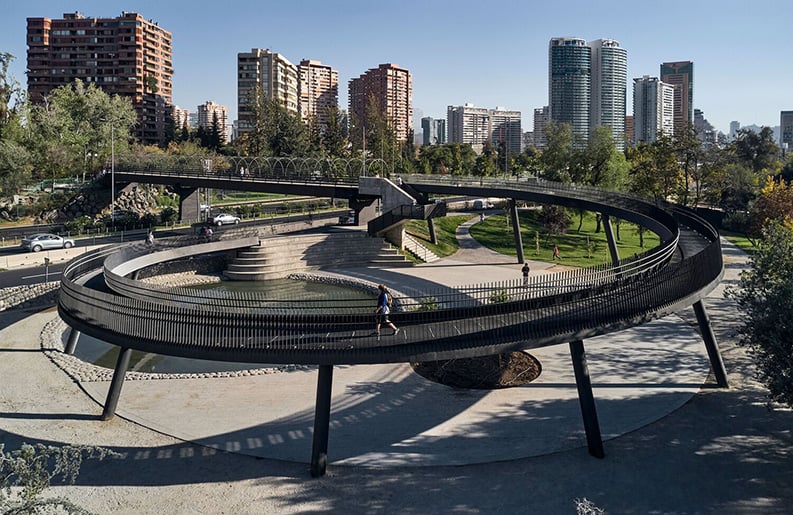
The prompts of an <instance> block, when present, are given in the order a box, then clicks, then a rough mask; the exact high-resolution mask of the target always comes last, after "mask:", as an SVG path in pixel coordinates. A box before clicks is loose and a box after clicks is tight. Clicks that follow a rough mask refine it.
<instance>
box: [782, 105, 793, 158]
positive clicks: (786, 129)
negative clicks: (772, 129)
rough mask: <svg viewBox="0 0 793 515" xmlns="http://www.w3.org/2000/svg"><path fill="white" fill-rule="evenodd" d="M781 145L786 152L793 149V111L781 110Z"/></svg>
mask: <svg viewBox="0 0 793 515" xmlns="http://www.w3.org/2000/svg"><path fill="white" fill-rule="evenodd" d="M779 147H780V148H781V149H782V151H783V152H785V153H787V152H789V151H791V150H793V111H780V112H779Z"/></svg>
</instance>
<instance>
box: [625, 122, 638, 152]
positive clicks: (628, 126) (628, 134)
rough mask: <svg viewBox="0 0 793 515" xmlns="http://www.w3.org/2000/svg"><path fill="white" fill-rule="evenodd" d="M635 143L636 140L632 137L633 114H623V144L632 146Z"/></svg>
mask: <svg viewBox="0 0 793 515" xmlns="http://www.w3.org/2000/svg"><path fill="white" fill-rule="evenodd" d="M635 143H636V140H635V139H634V137H633V115H632V114H629V115H626V116H625V144H626V145H628V146H631V147H632V146H633V145H634V144H635Z"/></svg>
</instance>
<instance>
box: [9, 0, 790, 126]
mask: <svg viewBox="0 0 793 515" xmlns="http://www.w3.org/2000/svg"><path fill="white" fill-rule="evenodd" d="M109 4H112V5H109ZM213 7H214V5H213V4H210V3H208V2H181V1H176V2H168V3H165V2H154V1H151V0H131V1H128V2H123V3H116V2H100V1H97V0H77V1H74V2H68V3H63V2H55V1H54V0H29V1H27V2H24V3H19V2H12V3H10V4H9V5H7V6H4V11H5V14H4V17H3V21H2V22H0V29H2V30H0V52H9V53H11V54H13V55H14V56H15V60H14V62H13V63H12V66H11V69H10V71H11V73H12V74H13V76H14V78H15V79H16V80H17V81H18V82H19V83H20V84H21V85H22V87H23V88H24V87H26V86H27V79H26V76H25V69H26V51H27V47H26V44H25V27H26V18H28V17H47V18H60V17H62V16H63V14H64V13H66V12H74V11H79V12H80V13H82V14H83V15H85V16H87V17H114V16H118V15H120V14H121V12H122V11H131V12H138V13H140V14H141V15H142V16H143V17H145V18H146V19H150V20H152V21H154V22H156V23H158V24H159V25H160V26H162V27H163V28H164V29H166V30H168V31H170V32H171V33H172V34H173V61H174V63H173V64H174V76H173V102H174V104H176V105H179V106H180V107H182V108H187V109H189V110H190V111H194V110H195V109H197V106H198V105H201V104H203V103H204V102H206V101H208V100H211V101H214V102H216V103H218V104H222V105H226V106H228V109H229V120H230V121H231V120H235V119H237V114H238V106H237V91H236V90H237V84H236V64H237V59H236V56H237V53H239V52H246V51H250V49H251V48H269V49H270V50H271V51H273V52H277V53H280V54H283V55H284V56H286V57H287V58H288V59H289V60H290V61H292V62H300V61H301V60H303V59H312V60H318V61H321V62H322V63H323V64H325V65H327V66H330V67H333V68H334V69H336V70H338V71H339V85H340V87H339V107H340V108H342V109H346V107H347V100H348V99H347V94H348V92H347V88H346V84H347V83H348V82H349V80H350V79H351V78H355V77H358V76H360V75H361V74H362V73H365V72H366V70H368V69H370V68H375V67H377V66H379V65H380V64H383V63H393V64H396V65H398V66H400V67H403V68H406V69H407V70H409V71H410V73H411V75H412V77H413V81H414V84H413V108H414V116H413V126H414V128H415V127H420V120H421V118H422V117H424V116H430V117H433V118H436V119H441V118H445V113H446V108H447V107H448V106H449V105H463V104H465V103H472V104H474V105H476V106H487V107H496V106H498V107H505V108H507V109H509V110H514V111H520V112H521V115H522V126H523V130H524V131H529V130H532V126H533V113H534V109H536V108H540V107H542V106H544V105H547V103H548V76H547V74H548V69H547V45H548V41H549V40H550V39H551V38H554V37H581V38H583V39H586V40H588V41H591V40H595V39H600V38H610V39H614V40H616V41H618V42H619V43H620V46H621V47H622V48H625V49H626V50H627V54H628V73H627V79H628V84H627V85H626V86H627V87H628V88H629V92H628V99H627V102H626V103H627V105H628V106H630V105H632V102H631V99H632V95H631V91H630V89H631V88H630V86H631V84H632V80H633V79H634V78H637V77H642V76H644V75H650V76H657V75H658V70H659V66H660V64H661V63H663V62H673V61H692V62H694V65H695V67H696V71H697V72H696V75H695V85H694V91H695V93H694V102H693V106H694V107H695V108H697V109H700V110H702V111H703V112H704V115H705V117H706V118H707V119H708V120H709V121H710V122H711V123H712V124H713V125H714V126H715V127H716V129H718V130H720V131H722V132H725V133H727V132H728V130H729V124H730V122H731V121H732V120H738V121H739V122H740V124H741V125H752V124H757V125H768V126H771V127H773V126H776V125H779V116H780V111H783V110H789V109H791V108H793V98H790V94H789V91H790V88H789V84H790V82H791V79H793V71H791V70H789V69H787V68H786V67H783V66H780V63H784V62H786V60H785V57H786V55H785V52H784V50H785V49H786V48H788V47H789V45H788V42H787V41H786V34H787V27H786V24H787V22H788V21H789V20H790V19H793V4H790V3H789V2H783V1H780V0H767V1H761V2H760V3H759V4H758V5H755V6H754V7H753V9H752V10H751V11H750V12H749V11H748V10H747V9H746V8H745V4H743V3H742V2H739V1H720V2H716V1H710V0H706V1H703V2H696V3H689V2H682V1H677V0H672V1H670V2H668V3H666V4H664V12H663V13H661V12H658V11H657V10H656V9H655V8H652V7H640V6H638V7H637V6H634V4H632V3H629V2H623V1H617V2H614V3H612V4H609V9H603V7H602V5H599V4H595V3H591V2H584V1H573V2H570V3H569V5H566V6H565V9H564V12H563V13H559V12H557V11H555V10H554V8H553V7H552V6H549V5H523V3H522V2H519V1H516V0H507V1H505V2H502V3H500V4H499V7H498V9H492V10H488V9H485V8H484V7H483V5H482V4H481V3H474V2H470V1H468V0H462V1H458V2H448V1H436V2H416V1H414V0H406V1H405V2H400V3H399V4H378V3H374V2H367V1H364V0H349V1H340V2H334V3H330V2H316V1H299V2H294V3H291V4H290V5H267V6H266V8H263V7H262V6H261V5H260V4H258V3H256V2H253V1H249V0H239V1H237V2H234V4H233V5H232V6H230V8H228V9H223V10H222V12H221V14H220V15H213V14H212V9H213ZM483 10H484V11H487V16H483ZM265 20H270V22H268V23H264V21H265ZM272 20H277V23H273V22H272ZM470 27H477V30H476V33H475V34H476V37H474V36H473V34H474V33H473V32H471V31H470V30H468V29H470ZM472 38H473V39H472ZM761 42H762V45H761V44H760V43H761ZM626 114H631V113H630V108H629V109H628V112H627V113H626Z"/></svg>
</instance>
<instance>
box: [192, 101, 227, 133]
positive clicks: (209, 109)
mask: <svg viewBox="0 0 793 515" xmlns="http://www.w3.org/2000/svg"><path fill="white" fill-rule="evenodd" d="M216 116H217V120H218V130H219V131H220V137H221V139H222V140H223V142H224V143H228V142H229V139H228V135H229V134H230V131H229V130H228V121H229V120H228V118H229V117H228V110H227V109H226V106H224V105H220V104H216V103H214V102H213V101H211V100H207V101H206V102H205V103H203V104H201V105H200V106H198V126H199V127H203V128H204V129H206V130H210V129H212V123H213V122H214V120H215V117H216Z"/></svg>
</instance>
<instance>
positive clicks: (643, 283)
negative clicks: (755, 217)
mask: <svg viewBox="0 0 793 515" xmlns="http://www.w3.org/2000/svg"><path fill="white" fill-rule="evenodd" d="M403 180H405V182H406V183H408V184H410V187H412V188H414V189H415V190H416V191H419V192H421V193H422V194H425V195H430V194H450V195H452V194H456V195H472V196H497V197H502V198H508V199H510V209H511V211H512V214H513V216H512V217H511V218H512V220H513V223H514V224H516V223H517V220H518V217H517V209H516V201H518V200H526V201H531V202H542V203H550V204H557V205H563V206H567V207H575V208H581V209H588V210H592V211H596V212H599V213H602V214H603V216H604V223H605V226H606V235H607V237H608V239H609V246H610V250H612V257H613V260H612V263H610V264H609V265H607V266H599V267H593V268H583V269H579V270H575V271H572V272H569V273H565V274H548V275H544V276H538V277H537V278H533V279H532V281H533V282H532V283H531V284H530V285H529V287H528V288H524V287H522V285H520V286H518V285H516V284H514V283H504V284H492V285H489V286H488V287H486V288H482V287H477V288H474V287H471V288H456V289H454V290H451V289H446V290H438V291H435V290H432V291H430V290H428V291H416V292H409V293H407V294H404V293H403V295H401V296H400V297H398V301H399V305H400V306H401V309H400V310H399V311H397V312H395V313H394V314H392V320H393V321H394V322H395V323H396V324H397V325H398V326H400V327H401V328H403V331H401V332H400V333H399V336H398V337H395V338H388V339H384V340H382V341H381V340H379V339H378V338H377V337H376V336H374V335H372V315H371V306H369V305H367V306H365V307H361V309H360V310H356V309H346V308H345V309H343V310H342V309H335V308H334V307H333V306H330V305H323V304H322V303H313V304H312V303H301V304H299V305H298V304H296V303H294V302H291V301H289V300H279V299H272V298H265V297H263V296H261V295H255V294H250V293H248V294H241V293H236V294H235V293H229V292H226V293H218V294H216V295H207V293H206V292H201V294H200V295H198V294H197V293H196V291H195V290H190V289H188V288H160V287H156V286H154V285H151V284H144V283H143V282H141V281H137V280H136V279H135V278H136V276H137V273H138V271H139V270H142V269H144V268H147V267H150V266H152V265H155V264H157V263H161V262H165V261H169V260H173V259H176V258H183V257H187V256H190V255H198V254H203V253H207V252H216V251H221V250H231V249H235V248H246V247H250V246H251V245H256V244H259V238H258V236H256V235H255V234H247V233H244V232H240V231H228V232H225V233H224V234H223V235H222V237H221V238H219V239H217V240H215V241H212V242H208V243H201V244H195V242H194V241H193V240H192V239H185V240H180V239H175V240H172V241H167V242H166V241H163V240H161V241H159V242H158V244H157V245H156V246H154V247H150V246H146V245H142V244H130V245H127V246H123V247H116V248H105V249H100V250H97V251H94V252H91V253H87V254H84V255H83V256H80V257H78V258H75V259H74V260H73V261H71V262H70V263H69V264H68V266H67V267H66V269H65V270H64V272H63V279H62V286H61V293H60V298H59V302H58V310H59V313H60V315H61V317H62V318H63V320H64V321H66V323H67V324H69V325H70V326H71V327H72V333H71V334H70V337H69V343H68V344H67V352H72V351H73V350H74V345H75V343H76V341H77V336H78V335H79V333H80V332H84V333H86V334H89V335H91V336H94V337H96V338H98V339H101V340H104V341H106V342H109V343H111V344H114V345H117V346H119V347H120V348H121V352H120V354H119V358H118V361H117V363H116V369H115V373H114V376H113V380H112V382H111V386H110V390H109V392H108V397H107V401H106V403H105V408H104V413H103V418H105V419H107V418H110V417H112V416H113V415H114V412H115V408H116V405H117V402H118V398H119V396H120V391H121V386H122V384H123V380H124V375H125V373H126V370H127V368H128V366H129V358H130V353H131V351H132V350H133V349H134V350H140V351H144V352H151V353H157V354H167V355H174V356H184V357H192V358H201V359H210V360H219V361H236V362H249V363H296V364H316V365H318V366H319V375H318V385H317V405H316V414H315V421H314V436H313V439H314V440H313V449H312V455H311V473H312V475H314V476H317V475H322V474H324V473H325V470H326V463H327V450H328V431H329V421H330V402H331V384H332V377H333V366H334V365H340V364H360V363H398V362H412V361H430V360H441V359H451V358H461V357H475V356H483V355H490V354H497V353H504V352H510V351H514V350H520V349H532V348H538V347H543V346H548V345H556V344H560V343H568V344H569V346H570V350H571V356H572V361H573V368H574V371H575V376H576V382H577V386H578V392H579V398H580V402H581V408H582V415H583V419H584V426H585V430H586V438H587V445H588V448H589V452H590V454H592V455H593V456H597V457H602V456H603V455H604V452H603V445H602V439H601V436H600V430H599V425H598V421H597V414H596V411H595V404H594V398H593V395H592V388H591V384H590V382H589V375H588V371H587V365H586V356H585V353H584V346H583V341H584V340H585V339H587V338H591V337H594V336H597V335H602V334H607V333H611V332H615V331H620V330H623V329H626V328H629V327H633V326H636V325H639V324H642V323H644V322H647V321H649V320H652V319H654V318H658V317H662V316H664V315H667V314H670V313H674V312H676V311H679V310H680V309H682V308H686V307H689V306H693V307H694V310H695V313H696V315H697V319H698V322H699V326H700V329H701V333H702V336H703V340H704V342H705V346H706V348H707V350H708V355H709V357H710V361H711V366H712V369H713V372H714V375H715V377H716V380H717V383H718V384H719V385H720V386H722V387H726V386H727V381H726V372H725V370H724V366H723V363H722V360H721V356H720V354H719V349H718V346H717V344H716V341H715V338H714V336H713V332H712V330H711V327H710V324H709V321H708V317H707V313H706V312H705V309H704V306H703V304H702V298H703V297H704V296H705V295H707V294H708V293H709V292H710V291H711V290H712V289H713V288H715V286H716V285H717V284H718V283H719V282H720V280H721V278H722V275H723V264H722V255H721V245H720V243H719V237H718V233H717V231H716V230H715V229H714V228H713V227H712V226H711V225H710V224H708V223H707V222H706V221H704V220H703V219H701V218H700V217H698V216H697V215H695V214H694V213H692V212H690V211H688V210H686V209H683V208H680V207H678V206H675V205H673V204H667V203H651V202H648V201H646V200H642V199H639V198H635V197H632V196H629V195H625V194H621V193H617V192H611V191H604V190H598V189H594V188H584V187H579V186H574V185H564V184H557V183H547V182H542V183H528V182H525V181H521V182H518V181H507V180H503V181H502V180H491V181H483V180H481V179H478V178H476V179H473V178H467V179H465V178H461V177H450V176H443V177H435V176H410V177H404V178H403ZM612 216H613V217H618V218H621V219H623V220H628V221H631V222H634V223H638V224H640V225H642V226H644V227H646V228H648V229H650V230H652V231H653V232H655V233H657V234H658V235H659V236H660V244H659V245H658V246H657V247H655V248H653V249H651V250H649V251H647V252H645V253H643V254H641V255H637V256H634V257H633V258H631V259H628V260H620V259H618V258H617V257H616V249H615V244H614V239H613V236H612V233H611V226H610V218H609V217H612ZM513 228H516V230H515V233H516V237H517V238H518V239H519V237H518V236H517V235H519V227H516V226H514V227H513ZM503 292H506V295H503ZM495 293H498V299H499V301H494V298H496V297H494V294H495ZM428 305H431V306H432V309H426V306H428Z"/></svg>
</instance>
